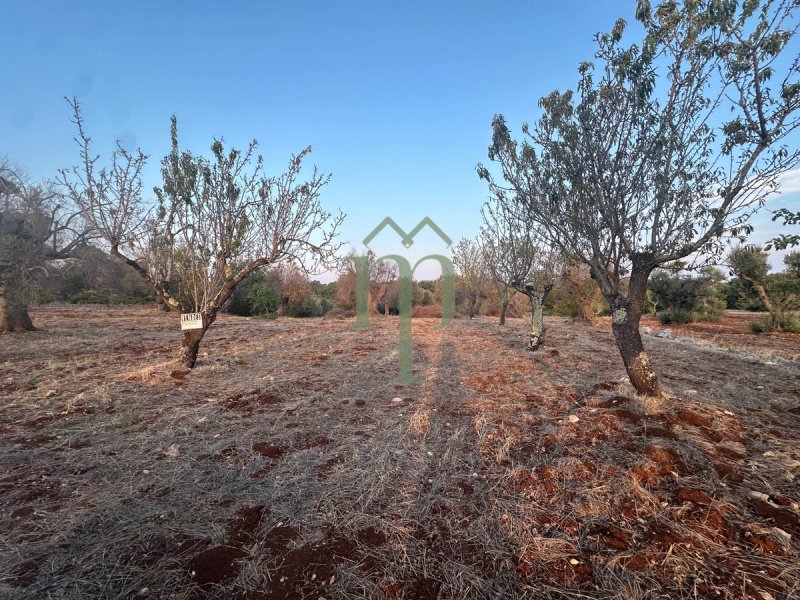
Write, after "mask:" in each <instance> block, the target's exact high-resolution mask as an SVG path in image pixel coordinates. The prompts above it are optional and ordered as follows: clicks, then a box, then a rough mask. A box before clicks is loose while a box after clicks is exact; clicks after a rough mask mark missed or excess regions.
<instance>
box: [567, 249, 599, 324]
mask: <svg viewBox="0 0 800 600" xmlns="http://www.w3.org/2000/svg"><path fill="white" fill-rule="evenodd" d="M561 276H562V277H563V278H564V280H565V281H567V282H569V283H570V285H572V287H573V289H574V292H575V306H576V308H577V310H578V319H580V320H581V321H586V322H588V323H594V321H595V317H596V315H595V312H594V311H595V309H594V306H595V304H596V303H597V301H598V299H599V297H600V288H598V287H597V282H595V280H594V279H592V275H591V272H590V271H589V267H588V265H585V264H580V263H578V264H574V265H570V266H568V267H567V268H566V269H565V270H564V272H563V273H562V275H561Z"/></svg>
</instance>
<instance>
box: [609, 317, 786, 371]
mask: <svg viewBox="0 0 800 600" xmlns="http://www.w3.org/2000/svg"><path fill="white" fill-rule="evenodd" d="M766 314H767V313H757V312H748V311H744V310H728V311H725V315H724V316H723V317H722V319H720V320H719V321H701V322H699V323H688V324H686V325H662V324H661V323H659V322H658V319H656V318H655V317H652V316H650V315H648V316H646V317H644V318H643V319H642V326H643V327H650V328H651V329H653V330H662V329H669V330H670V331H672V333H674V334H675V335H677V336H681V337H689V338H692V339H695V340H698V341H701V342H703V343H707V344H712V345H714V346H718V347H720V348H729V349H733V350H744V351H746V352H751V353H753V354H760V355H762V356H764V357H770V356H780V357H781V358H785V359H787V360H792V361H795V362H800V335H798V334H796V333H759V334H754V333H753V332H752V331H751V329H750V325H749V324H750V321H753V320H755V319H759V318H763V317H764V316H765V315H766ZM609 322H610V320H609Z"/></svg>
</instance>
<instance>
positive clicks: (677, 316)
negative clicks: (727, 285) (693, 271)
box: [648, 267, 725, 323]
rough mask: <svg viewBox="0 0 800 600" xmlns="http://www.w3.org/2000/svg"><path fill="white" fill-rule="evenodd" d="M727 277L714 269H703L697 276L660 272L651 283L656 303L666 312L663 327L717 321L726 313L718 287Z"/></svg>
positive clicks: (660, 314)
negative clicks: (674, 324) (667, 324)
mask: <svg viewBox="0 0 800 600" xmlns="http://www.w3.org/2000/svg"><path fill="white" fill-rule="evenodd" d="M723 279H724V274H723V273H722V272H721V271H720V270H719V269H716V268H714V267H704V268H703V269H701V272H700V273H699V274H697V275H689V274H687V273H681V272H680V267H678V268H676V269H657V270H656V271H655V272H654V273H653V274H652V275H651V276H650V280H649V282H648V291H652V295H653V297H654V298H653V300H654V302H655V303H656V305H657V306H662V307H663V308H664V311H662V312H661V313H659V314H658V316H659V318H660V319H661V322H662V323H689V322H693V321H711V320H718V319H719V318H720V317H721V316H722V313H723V312H724V310H725V301H724V300H723V298H722V297H721V296H720V293H719V284H720V283H721V282H722V280H723Z"/></svg>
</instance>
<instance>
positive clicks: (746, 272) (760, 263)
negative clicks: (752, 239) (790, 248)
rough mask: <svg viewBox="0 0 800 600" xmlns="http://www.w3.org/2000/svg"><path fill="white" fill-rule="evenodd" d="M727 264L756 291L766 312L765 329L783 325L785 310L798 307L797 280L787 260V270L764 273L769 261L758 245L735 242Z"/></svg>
mask: <svg viewBox="0 0 800 600" xmlns="http://www.w3.org/2000/svg"><path fill="white" fill-rule="evenodd" d="M728 264H729V265H730V268H731V271H733V274H734V275H736V276H738V277H740V278H742V279H744V280H745V281H748V282H750V284H751V285H752V286H753V288H754V289H755V290H756V292H757V293H758V297H759V299H760V300H761V303H762V304H763V305H764V308H765V309H766V310H767V312H769V317H770V320H769V329H770V330H771V331H780V330H781V329H783V326H784V323H785V317H786V313H787V312H788V311H791V310H795V309H797V308H800V280H798V278H797V277H796V276H795V273H794V272H793V271H792V269H791V263H790V262H787V266H789V270H788V272H787V273H785V274H777V275H768V273H769V271H770V265H769V261H768V257H767V253H766V252H764V251H763V250H762V249H761V248H760V247H758V246H737V247H736V248H734V249H732V250H731V252H730V254H728Z"/></svg>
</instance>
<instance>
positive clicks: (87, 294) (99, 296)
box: [70, 290, 111, 304]
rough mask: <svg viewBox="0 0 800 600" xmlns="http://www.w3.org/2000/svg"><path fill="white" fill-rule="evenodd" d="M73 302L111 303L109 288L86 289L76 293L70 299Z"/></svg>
mask: <svg viewBox="0 0 800 600" xmlns="http://www.w3.org/2000/svg"><path fill="white" fill-rule="evenodd" d="M70 301H71V302H72V303H73V304H111V294H109V293H108V290H86V291H84V292H81V293H79V294H75V295H74V296H73V297H72V299H71V300H70Z"/></svg>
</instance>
